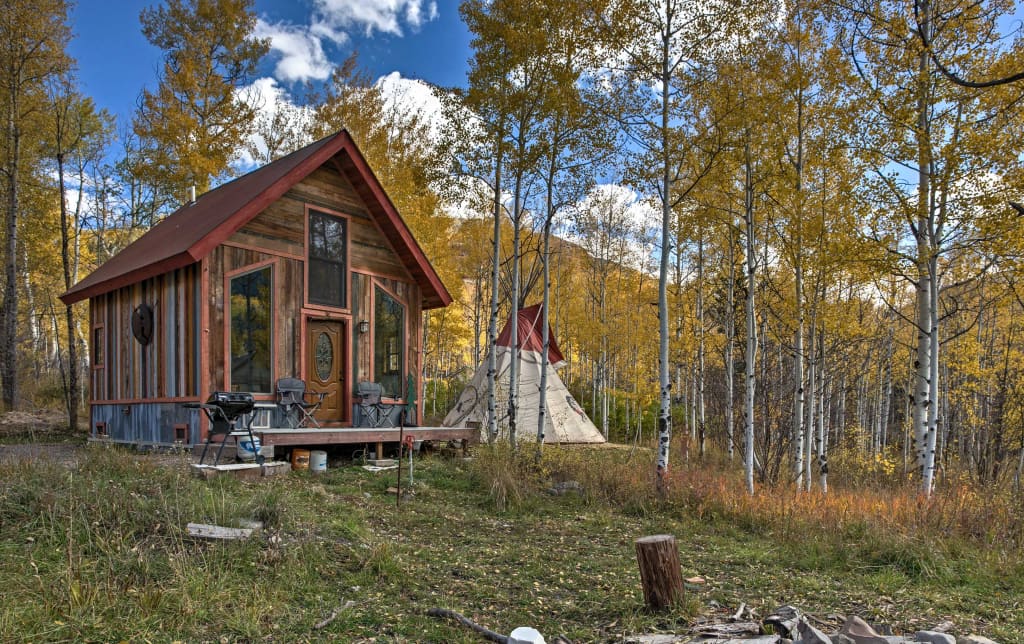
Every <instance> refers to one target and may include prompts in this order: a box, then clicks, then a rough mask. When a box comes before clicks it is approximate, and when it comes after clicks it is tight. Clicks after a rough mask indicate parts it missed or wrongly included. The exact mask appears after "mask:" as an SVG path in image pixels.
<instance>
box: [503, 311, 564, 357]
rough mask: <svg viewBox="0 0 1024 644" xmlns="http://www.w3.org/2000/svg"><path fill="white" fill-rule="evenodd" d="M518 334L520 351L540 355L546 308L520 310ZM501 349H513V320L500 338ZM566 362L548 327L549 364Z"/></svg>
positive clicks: (507, 323)
mask: <svg viewBox="0 0 1024 644" xmlns="http://www.w3.org/2000/svg"><path fill="white" fill-rule="evenodd" d="M517 318H518V324H517V328H516V331H517V334H516V335H518V336H519V342H518V345H519V349H520V350H521V351H533V352H535V353H540V352H541V351H542V350H543V349H544V338H543V331H542V326H541V325H542V324H543V323H544V307H543V306H542V305H540V304H534V305H533V306H528V307H526V308H525V309H519V315H518V316H517ZM498 346H499V347H512V320H509V321H508V322H506V323H505V328H504V329H502V330H501V334H500V335H499V336H498ZM562 362H565V356H563V355H562V351H561V350H560V349H559V348H558V343H557V342H555V334H554V333H552V332H551V326H550V325H549V326H548V363H549V364H551V365H552V366H556V365H558V364H559V363H562Z"/></svg>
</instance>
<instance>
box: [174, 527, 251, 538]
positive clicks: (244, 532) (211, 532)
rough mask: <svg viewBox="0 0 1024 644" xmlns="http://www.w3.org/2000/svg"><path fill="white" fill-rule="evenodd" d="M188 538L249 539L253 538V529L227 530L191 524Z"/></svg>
mask: <svg viewBox="0 0 1024 644" xmlns="http://www.w3.org/2000/svg"><path fill="white" fill-rule="evenodd" d="M186 527H187V528H188V536H190V537H197V538H201V539H229V540H232V539H248V538H249V537H251V536H252V528H225V527H224V526H219V525H209V524H206V523H190V524H188V526H186Z"/></svg>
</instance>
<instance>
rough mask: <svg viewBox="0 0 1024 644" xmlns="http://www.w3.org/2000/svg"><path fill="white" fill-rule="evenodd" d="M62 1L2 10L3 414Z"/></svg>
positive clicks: (22, 2)
mask: <svg viewBox="0 0 1024 644" xmlns="http://www.w3.org/2000/svg"><path fill="white" fill-rule="evenodd" d="M67 14H68V6H67V4H66V3H65V2H64V1H63V0H32V1H31V2H29V1H28V0H5V2H4V3H3V5H2V7H0V110H2V118H3V122H4V125H3V138H2V140H0V154H2V157H0V178H2V181H3V186H2V193H3V196H4V204H3V229H4V231H3V232H4V247H3V262H4V271H3V276H4V281H3V301H2V304H0V310H2V313H0V386H2V387H3V409H4V410H7V411H11V410H14V409H15V407H16V405H17V402H18V399H19V396H18V389H19V387H18V328H19V324H18V308H19V305H18V283H19V281H20V276H19V274H18V259H19V258H18V253H19V252H20V250H19V243H18V237H19V234H18V231H19V219H20V218H21V213H22V211H23V205H22V200H23V198H24V197H23V192H24V184H25V182H26V181H27V180H28V178H29V168H30V165H31V164H32V163H33V162H34V161H35V159H36V158H37V155H38V153H39V150H38V147H39V145H40V143H41V141H40V139H39V137H38V136H37V134H38V132H40V131H42V127H40V126H41V119H42V112H43V110H44V109H45V106H46V101H45V84H46V82H47V81H48V80H50V79H52V78H55V77H57V76H59V75H60V74H62V73H63V72H64V71H65V70H67V69H68V68H69V67H70V65H71V60H70V59H69V58H68V56H67V53H66V51H65V50H66V47H67V44H68V41H69V40H70V38H71V32H70V30H69V29H68V25H67Z"/></svg>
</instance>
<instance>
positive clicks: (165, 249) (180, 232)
mask: <svg viewBox="0 0 1024 644" xmlns="http://www.w3.org/2000/svg"><path fill="white" fill-rule="evenodd" d="M341 153H344V154H341ZM335 155H337V157H338V159H337V160H338V167H339V168H340V169H341V172H343V173H344V174H345V176H346V177H347V178H348V180H349V181H350V182H351V183H352V185H353V186H355V188H356V191H357V192H358V193H359V196H360V197H362V199H363V201H364V202H366V206H367V208H368V209H369V211H370V214H371V215H372V216H373V217H374V219H375V220H376V221H377V223H378V225H379V226H380V228H381V230H382V231H383V233H384V236H385V237H386V238H387V239H388V241H389V242H391V245H392V247H393V248H394V249H395V251H396V253H397V254H398V256H399V257H400V258H401V260H402V262H403V264H404V265H405V266H406V268H407V269H408V270H409V273H410V274H411V275H412V276H413V279H415V280H416V282H417V283H418V284H419V286H420V289H421V291H422V292H423V307H424V308H426V309H432V308H439V307H443V306H447V305H448V304H450V303H451V301H452V297H451V295H450V294H449V293H448V290H447V289H446V288H445V286H444V284H443V283H442V282H441V278H440V277H438V275H437V272H436V271H434V268H433V266H431V265H430V261H429V260H428V259H427V256H426V255H425V254H424V253H423V249H421V248H420V246H419V244H418V243H416V240H415V239H414V238H413V236H412V233H411V232H410V231H409V227H408V226H406V224H405V221H403V220H402V217H401V215H399V214H398V211H397V210H396V209H395V206H394V204H392V203H391V200H390V199H389V198H388V196H387V194H385V193H384V189H383V188H382V187H381V185H380V182H379V181H378V180H377V177H376V176H375V175H374V174H373V171H372V170H371V169H370V166H369V164H367V162H366V159H365V158H364V157H363V155H362V153H361V152H360V151H359V149H358V148H357V147H356V144H355V142H354V141H353V140H352V137H351V136H350V135H349V133H348V132H347V131H345V130H341V131H340V132H338V133H336V134H332V135H331V136H328V137H326V138H323V139H320V140H319V141H317V142H315V143H311V144H310V145H307V146H306V147H304V148H302V149H300V150H296V151H295V152H292V153H291V154H289V155H288V156H286V157H282V158H280V159H278V160H276V161H273V162H271V163H269V164H267V165H265V166H263V167H261V168H259V169H257V170H254V171H252V172H250V173H249V174H246V175H243V176H241V177H238V178H237V179H235V180H234V181H231V182H228V183H225V184H224V185H222V186H218V187H217V188H214V189H213V190H211V191H209V192H207V193H205V194H203V195H202V196H200V197H199V198H198V199H196V201H195V202H194V203H191V204H188V205H186V206H183V207H181V208H179V209H178V210H177V211H175V212H174V213H173V214H171V215H170V216H168V217H167V218H166V219H164V220H163V221H161V222H160V223H159V224H157V225H156V226H153V228H151V229H150V230H148V231H147V232H146V234H144V235H143V236H142V237H139V238H138V239H137V240H135V241H134V242H133V243H132V244H130V245H129V246H127V247H126V248H125V249H124V250H122V251H121V252H120V253H118V254H117V255H115V256H114V257H111V258H110V259H109V260H108V261H107V262H105V263H104V264H103V265H101V266H100V267H99V268H97V269H96V270H95V271H93V272H92V273H91V274H90V275H89V276H88V277H86V278H85V279H83V280H82V281H81V282H79V283H78V284H76V285H75V286H73V287H72V288H71V289H70V290H69V291H68V292H67V293H64V294H63V295H61V296H60V298H61V300H63V301H64V302H65V303H66V304H71V303H73V302H78V301H79V300H84V299H85V298H88V297H93V296H96V295H100V294H102V293H106V292H109V291H112V290H114V289H116V288H120V287H122V286H127V285H129V284H134V283H136V282H141V281H142V280H145V279H149V278H151V277H155V276H157V275H160V274H162V273H166V272H167V271H170V270H174V269H176V268H181V267H184V266H188V265H189V264H192V263H193V262H197V261H199V260H200V259H202V258H203V257H205V256H206V255H207V254H208V253H209V252H210V251H212V250H213V249H214V248H216V247H217V246H218V245H220V244H221V243H223V242H224V241H225V240H227V238H228V237H230V236H231V235H232V234H234V233H235V231H237V230H238V229H239V228H241V227H242V226H244V225H245V224H246V223H248V222H249V220H251V219H252V218H253V217H255V216H256V215H258V214H259V213H260V212H261V211H262V210H263V209H264V208H266V207H267V206H269V205H270V204H271V203H273V202H274V201H276V200H277V199H280V198H281V197H282V196H283V195H284V193H286V192H288V190H290V189H291V188H292V186H294V185H295V184H297V183H298V182H299V181H302V180H303V179H304V178H306V177H307V176H309V175H310V174H311V173H312V172H313V171H314V170H316V169H317V168H319V167H320V166H322V165H324V164H325V163H327V162H328V161H330V159H331V158H332V157H335Z"/></svg>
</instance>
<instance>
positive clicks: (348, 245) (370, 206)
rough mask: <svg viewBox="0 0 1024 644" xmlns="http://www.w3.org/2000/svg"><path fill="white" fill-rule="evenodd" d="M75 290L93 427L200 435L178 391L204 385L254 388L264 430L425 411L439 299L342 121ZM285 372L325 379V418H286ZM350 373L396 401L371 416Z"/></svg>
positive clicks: (344, 439)
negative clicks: (428, 336)
mask: <svg viewBox="0 0 1024 644" xmlns="http://www.w3.org/2000/svg"><path fill="white" fill-rule="evenodd" d="M86 298H88V300H89V319H90V328H91V333H90V342H91V347H90V352H89V355H90V374H91V375H90V378H89V382H90V414H91V432H92V435H93V436H94V437H102V438H106V439H109V440H111V441H115V442H123V443H132V444H140V445H174V444H184V445H193V444H196V443H200V442H202V441H203V440H204V439H205V437H206V433H207V429H208V428H207V421H206V419H205V417H204V415H203V414H201V413H199V411H200V410H196V409H190V408H187V407H185V406H183V404H184V403H194V402H202V401H204V400H206V398H207V397H208V396H209V395H210V394H211V392H215V391H236V392H249V393H252V394H253V396H254V398H255V400H256V410H255V411H254V413H253V429H254V430H255V431H256V432H257V433H259V434H261V435H262V439H263V443H264V444H276V445H325V444H338V443H364V442H380V441H397V440H398V430H397V428H396V427H393V425H396V424H397V421H398V414H397V412H398V411H401V410H405V412H406V414H405V418H406V420H407V422H409V423H416V422H417V421H418V420H419V419H421V418H422V405H423V400H422V396H420V395H419V394H418V392H420V391H422V382H421V374H422V368H421V360H422V347H421V342H422V341H421V338H422V332H421V331H422V329H421V320H422V316H421V313H422V311H423V310H425V309H433V308H439V307H443V306H447V305H448V304H449V303H450V302H451V296H450V295H449V294H448V291H447V290H446V289H445V286H444V284H443V283H442V282H441V280H440V279H439V278H438V275H437V273H436V272H435V271H434V269H433V268H432V267H431V265H430V262H429V261H428V260H427V258H426V256H425V255H424V254H423V251H422V249H421V248H420V247H419V245H418V244H417V243H416V240H415V239H414V238H413V236H412V234H411V233H410V231H409V228H408V227H407V226H406V224H405V222H404V221H403V220H402V218H401V216H400V215H399V213H398V212H397V211H396V209H395V207H394V205H393V204H392V203H391V201H390V199H388V196H387V195H386V194H385V193H384V190H383V188H382V187H381V185H380V183H379V182H378V181H377V178H376V177H375V176H374V174H373V171H372V170H371V169H370V167H369V165H368V164H367V162H366V159H364V158H363V156H362V154H361V153H360V152H359V150H358V149H357V147H356V145H355V143H354V142H353V140H352V137H351V136H350V135H349V134H348V132H346V131H344V130H343V131H341V132H338V133H337V134H334V135H332V136H329V137H327V138H324V139H321V140H320V141H317V142H315V143H313V144H311V145H309V146H307V147H305V148H302V149H301V150H298V151H296V152H294V153H292V154H290V155H288V156H286V157H284V158H281V159H279V160H277V161H274V162H272V163H270V164H268V165H266V166H263V167H261V168H259V169H257V170H255V171H253V172H250V173H249V174H246V175H244V176H242V177H239V178H237V179H235V180H234V181H231V182H230V183H226V184H224V185H222V186H220V187H218V188H215V189H213V190H211V191H209V192H207V193H206V194H203V195H202V196H200V197H199V198H198V199H197V200H196V201H194V202H193V203H190V204H188V205H186V206H183V207H182V208H180V209H179V210H177V211H176V212H175V213H173V214H172V215H170V216H169V217H167V218H166V219H164V220H163V221H161V222H160V223H159V224H157V225H156V226H154V227H153V228H152V229H150V230H149V231H148V232H146V233H145V234H144V235H143V236H142V237H140V238H139V239H138V240H136V241H135V242H134V243H132V244H131V245H130V246H128V247H127V248H125V249H124V250H123V251H121V252H120V253H118V254H117V255H116V256H114V257H112V258H111V259H110V260H109V261H108V262H106V263H104V264H103V265H102V266H100V267H99V268H97V269H96V271H94V272H93V273H92V274H91V275H89V276H88V277H86V278H85V279H84V280H82V281H81V282H79V283H78V284H77V285H75V286H74V287H73V288H72V289H71V290H69V291H68V292H67V293H64V294H63V295H62V296H61V299H62V300H63V301H64V302H66V303H73V302H78V301H80V300H84V299H86ZM288 377H296V378H300V379H302V380H303V381H305V383H306V386H307V389H308V390H309V391H310V392H323V393H324V396H323V404H322V406H321V407H320V409H319V410H318V411H317V412H316V413H315V417H316V419H317V421H318V422H319V423H320V425H321V428H316V427H315V426H312V425H311V424H309V425H311V426H310V427H301V428H299V429H293V428H292V427H291V425H292V424H294V423H293V422H289V419H288V418H287V417H286V416H285V414H284V410H283V409H282V408H281V407H279V406H278V405H277V394H276V383H277V381H278V380H279V379H282V378H288ZM362 382H373V383H378V384H379V385H380V386H381V387H382V390H383V391H382V393H383V403H384V404H385V405H387V406H388V407H387V410H389V412H392V411H393V412H395V413H393V414H391V413H389V416H388V419H387V420H386V421H385V422H380V421H377V422H374V423H373V424H374V425H375V426H374V427H367V426H365V425H366V424H367V423H366V422H364V420H365V419H364V417H363V414H361V413H360V412H361V410H362V409H365V407H362V406H360V404H359V402H360V400H361V399H357V396H356V394H357V391H358V389H357V388H358V386H359V383H362ZM430 432H432V433H430ZM417 434H418V435H417V437H416V438H417V439H420V438H424V439H462V438H470V436H468V435H467V436H462V435H461V434H459V433H458V430H448V429H441V428H435V429H433V430H428V429H423V428H421V429H419V430H418V431H417ZM428 434H429V435H428Z"/></svg>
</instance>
